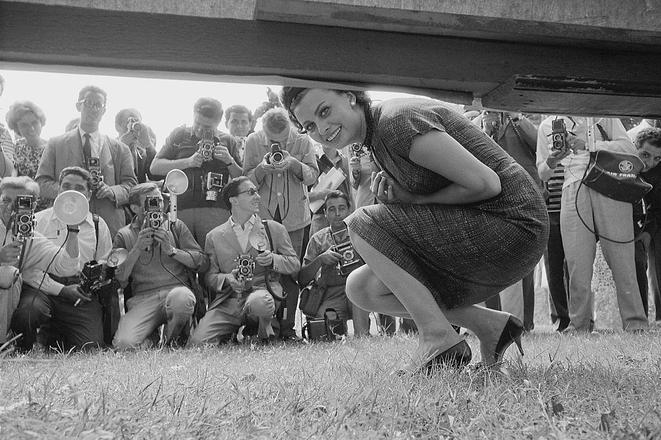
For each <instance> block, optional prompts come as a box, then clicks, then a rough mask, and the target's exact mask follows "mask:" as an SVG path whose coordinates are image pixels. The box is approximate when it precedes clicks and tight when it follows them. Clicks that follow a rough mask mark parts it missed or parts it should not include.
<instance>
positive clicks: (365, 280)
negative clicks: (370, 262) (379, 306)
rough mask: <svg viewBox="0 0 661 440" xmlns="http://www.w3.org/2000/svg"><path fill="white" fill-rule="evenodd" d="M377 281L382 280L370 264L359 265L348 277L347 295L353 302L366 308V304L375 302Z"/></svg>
mask: <svg viewBox="0 0 661 440" xmlns="http://www.w3.org/2000/svg"><path fill="white" fill-rule="evenodd" d="M376 282H380V281H379V280H378V278H376V275H374V272H372V270H371V269H370V268H369V266H367V265H364V266H361V267H359V268H358V269H356V270H354V271H353V272H351V273H350V274H349V276H348V277H347V284H346V292H347V297H348V298H349V300H350V301H351V302H352V303H354V304H356V305H358V306H361V307H363V308H365V307H364V306H367V305H370V304H372V302H373V299H374V294H373V292H374V287H375V285H376V284H375V283H376ZM366 310H367V309H366Z"/></svg>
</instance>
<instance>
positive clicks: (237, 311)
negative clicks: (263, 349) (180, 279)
mask: <svg viewBox="0 0 661 440" xmlns="http://www.w3.org/2000/svg"><path fill="white" fill-rule="evenodd" d="M222 197H223V199H225V202H226V203H227V204H228V205H229V206H230V207H231V212H232V215H231V216H230V218H229V220H228V221H227V222H225V223H224V224H222V225H220V226H218V227H216V228H214V229H213V230H211V232H209V234H208V235H207V241H206V245H205V251H206V253H207V255H208V256H209V271H208V272H207V275H206V282H207V285H208V286H209V287H210V288H212V289H213V290H214V291H215V292H216V298H215V299H214V301H213V302H212V303H211V305H210V306H209V311H208V312H207V313H206V315H204V318H202V320H201V321H200V323H199V325H198V326H197V328H196V329H195V332H194V333H193V335H192V337H191V343H192V344H195V345H201V344H218V343H220V342H224V341H227V340H228V339H230V338H231V336H232V335H233V334H234V333H235V332H236V331H237V330H238V329H239V328H240V327H241V326H242V325H246V326H248V327H250V326H252V327H253V328H254V327H255V326H256V327H258V331H257V335H258V337H259V338H260V339H263V340H264V339H271V338H273V337H275V336H276V334H275V330H274V329H273V324H276V325H277V321H276V320H275V319H274V313H275V310H276V308H277V302H279V301H280V300H281V299H282V293H283V289H282V285H281V284H280V282H279V279H280V275H281V274H295V273H296V272H298V270H299V269H300V267H301V266H300V263H299V261H298V257H297V256H296V252H295V251H294V248H293V247H292V244H291V240H290V239H289V235H288V234H287V230H286V229H285V227H284V226H282V225H281V224H279V223H276V222H274V221H272V220H266V221H264V222H262V220H261V219H260V218H259V216H258V215H257V213H258V212H259V204H260V197H259V193H258V192H257V188H256V186H255V184H254V183H253V182H252V181H251V180H250V179H249V178H248V177H245V176H243V177H237V178H235V179H232V180H231V181H230V182H229V183H228V184H227V186H225V189H224V190H223V193H222Z"/></svg>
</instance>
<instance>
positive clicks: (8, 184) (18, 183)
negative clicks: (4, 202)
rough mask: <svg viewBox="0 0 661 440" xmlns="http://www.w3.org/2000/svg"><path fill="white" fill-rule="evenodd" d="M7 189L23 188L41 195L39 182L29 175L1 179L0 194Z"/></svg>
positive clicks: (33, 193)
mask: <svg viewBox="0 0 661 440" xmlns="http://www.w3.org/2000/svg"><path fill="white" fill-rule="evenodd" d="M7 189H21V190H25V191H27V192H28V193H30V194H32V195H33V196H35V197H39V184H38V183H37V182H35V181H34V180H32V179H30V178H29V177H28V176H19V177H5V178H3V179H2V181H0V194H2V193H4V192H5V190H7Z"/></svg>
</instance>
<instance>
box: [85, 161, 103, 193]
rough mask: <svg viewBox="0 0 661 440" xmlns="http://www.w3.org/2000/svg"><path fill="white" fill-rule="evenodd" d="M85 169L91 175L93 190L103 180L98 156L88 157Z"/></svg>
mask: <svg viewBox="0 0 661 440" xmlns="http://www.w3.org/2000/svg"><path fill="white" fill-rule="evenodd" d="M87 170H88V171H89V172H90V176H91V177H92V190H95V189H97V188H98V187H99V185H101V182H103V174H102V173H101V161H100V160H99V158H98V157H90V158H89V159H87Z"/></svg>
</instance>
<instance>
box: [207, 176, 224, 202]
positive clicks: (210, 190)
mask: <svg viewBox="0 0 661 440" xmlns="http://www.w3.org/2000/svg"><path fill="white" fill-rule="evenodd" d="M222 189H223V175H222V174H221V173H212V172H208V173H207V178H206V196H207V197H206V199H207V200H208V201H211V202H215V201H216V200H218V194H219V193H220V191H221V190H222Z"/></svg>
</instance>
